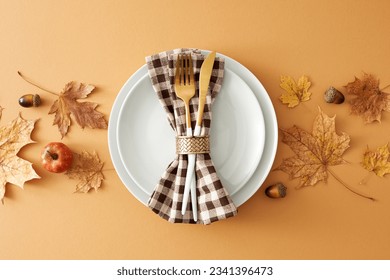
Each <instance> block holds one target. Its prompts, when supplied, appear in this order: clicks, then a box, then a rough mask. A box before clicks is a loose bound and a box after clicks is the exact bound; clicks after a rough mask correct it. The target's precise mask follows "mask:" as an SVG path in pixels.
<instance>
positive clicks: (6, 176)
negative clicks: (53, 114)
mask: <svg viewBox="0 0 390 280" xmlns="http://www.w3.org/2000/svg"><path fill="white" fill-rule="evenodd" d="M0 112H1V109H0ZM35 122H36V120H25V119H23V118H22V117H21V115H20V114H19V116H18V117H17V118H16V119H14V120H13V121H11V122H9V123H8V124H7V125H6V126H2V127H0V200H1V201H3V199H4V195H5V185H6V184H7V182H8V183H11V184H14V185H17V186H18V187H21V188H23V185H24V183H25V182H26V181H29V180H31V179H35V178H40V177H39V176H38V175H37V174H36V173H35V170H34V169H33V167H32V163H31V162H28V161H26V160H24V159H22V158H20V157H18V156H17V153H18V152H19V151H20V149H21V148H22V147H24V146H25V145H27V144H30V143H33V142H34V141H32V140H31V138H30V135H31V132H32V131H33V129H34V125H35Z"/></svg>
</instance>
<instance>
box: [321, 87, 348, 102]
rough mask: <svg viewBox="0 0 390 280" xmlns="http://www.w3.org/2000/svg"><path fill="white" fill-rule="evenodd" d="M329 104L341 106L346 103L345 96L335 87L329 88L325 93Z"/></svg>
mask: <svg viewBox="0 0 390 280" xmlns="http://www.w3.org/2000/svg"><path fill="white" fill-rule="evenodd" d="M324 99H325V101H326V102H327V103H334V104H341V103H343V102H344V100H345V98H344V95H343V94H342V93H341V92H340V91H338V90H337V89H336V88H334V87H329V88H328V89H327V90H326V91H325V93H324Z"/></svg>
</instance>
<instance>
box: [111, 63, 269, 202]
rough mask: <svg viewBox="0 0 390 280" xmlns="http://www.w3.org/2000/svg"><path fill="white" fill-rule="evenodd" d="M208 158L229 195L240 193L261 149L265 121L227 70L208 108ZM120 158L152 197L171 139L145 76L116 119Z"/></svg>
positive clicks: (171, 151)
mask: <svg viewBox="0 0 390 280" xmlns="http://www.w3.org/2000/svg"><path fill="white" fill-rule="evenodd" d="M212 111H213V118H212V122H211V130H210V142H211V143H210V144H211V147H210V151H211V158H212V160H213V162H214V166H215V168H216V170H217V174H218V176H219V178H220V180H221V182H222V184H223V186H224V187H225V188H226V190H227V191H228V193H229V194H230V195H234V194H235V193H236V192H237V191H239V190H240V189H241V188H242V187H243V186H244V185H245V183H246V182H247V181H248V180H249V179H250V178H251V176H252V175H253V172H254V171H255V169H256V167H257V166H258V164H259V161H260V158H261V154H262V152H263V147H264V139H265V137H264V135H265V131H264V120H263V115H262V112H261V109H260V106H259V104H258V102H257V101H256V98H255V96H254V94H253V92H252V91H251V89H250V88H249V87H248V86H247V85H246V83H245V82H244V81H243V80H242V79H241V78H240V77H239V76H237V75H236V74H234V73H233V72H232V71H230V70H228V69H226V70H225V75H224V80H223V84H222V88H221V91H220V92H219V93H218V95H217V97H216V100H215V101H214V103H213V106H212ZM117 142H118V148H119V155H120V158H121V160H122V163H123V165H124V166H125V168H126V171H127V173H128V174H129V175H130V177H131V178H132V179H133V181H134V182H135V183H136V185H137V187H138V188H140V189H142V190H143V191H144V192H146V193H148V194H151V193H152V192H153V190H154V188H155V186H156V184H157V182H158V181H159V179H160V178H161V175H162V174H163V172H164V170H165V169H166V168H167V166H168V164H169V163H170V162H171V161H172V160H173V159H174V158H175V134H174V133H173V130H172V128H171V127H170V126H169V124H168V121H167V117H166V113H165V111H164V110H163V108H162V107H161V104H160V102H159V100H158V98H157V94H156V93H155V92H154V90H153V87H152V84H151V82H150V78H149V76H148V75H147V74H146V75H144V76H143V77H142V78H141V79H140V80H139V81H138V82H137V83H136V84H135V85H134V86H133V87H132V89H131V90H130V91H129V92H128V94H127V97H126V99H125V101H124V103H123V105H122V107H121V110H120V112H119V118H118V127H117Z"/></svg>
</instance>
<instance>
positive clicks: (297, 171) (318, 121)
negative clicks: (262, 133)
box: [277, 110, 350, 187]
mask: <svg viewBox="0 0 390 280" xmlns="http://www.w3.org/2000/svg"><path fill="white" fill-rule="evenodd" d="M281 132H282V141H283V142H284V143H286V144H287V145H288V146H290V148H291V149H292V150H293V151H294V153H295V154H296V156H294V157H291V158H287V159H284V160H283V162H282V164H281V165H280V166H279V167H278V168H277V170H281V171H284V172H286V173H287V174H289V175H290V176H291V178H300V179H301V183H300V186H302V187H303V186H313V185H315V184H316V183H317V182H319V181H326V180H327V178H328V173H327V171H328V167H329V166H332V165H338V164H343V163H345V161H344V159H343V158H342V154H343V153H344V152H345V150H347V149H348V147H349V141H350V138H349V136H348V135H347V134H345V133H342V134H341V135H337V134H336V130H335V117H332V118H330V117H328V116H327V115H326V114H324V113H323V112H322V111H321V110H320V111H319V114H318V116H317V117H316V118H315V120H314V124H313V131H312V133H309V132H306V131H305V130H303V129H301V128H299V127H297V126H293V127H292V128H289V129H286V130H284V129H281Z"/></svg>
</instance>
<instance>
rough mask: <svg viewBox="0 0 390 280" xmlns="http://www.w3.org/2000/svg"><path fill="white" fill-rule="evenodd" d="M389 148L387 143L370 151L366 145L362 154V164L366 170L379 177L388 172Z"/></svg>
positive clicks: (389, 168)
mask: <svg viewBox="0 0 390 280" xmlns="http://www.w3.org/2000/svg"><path fill="white" fill-rule="evenodd" d="M389 160H390V150H389V144H386V145H384V146H382V147H379V148H377V149H376V151H375V152H373V151H370V150H369V149H368V147H367V150H366V152H365V153H364V154H363V161H362V162H361V164H362V166H363V167H364V168H365V169H367V170H368V171H372V172H374V173H375V174H376V175H378V176H379V177H383V176H384V175H386V174H387V173H390V161H389Z"/></svg>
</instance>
